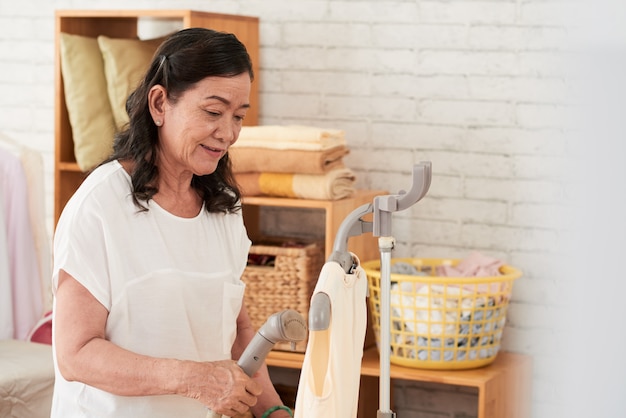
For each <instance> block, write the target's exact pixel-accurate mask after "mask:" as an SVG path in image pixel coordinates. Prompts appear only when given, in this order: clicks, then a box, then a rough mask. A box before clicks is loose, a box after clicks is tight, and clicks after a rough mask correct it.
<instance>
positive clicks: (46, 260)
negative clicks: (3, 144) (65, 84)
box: [19, 147, 52, 312]
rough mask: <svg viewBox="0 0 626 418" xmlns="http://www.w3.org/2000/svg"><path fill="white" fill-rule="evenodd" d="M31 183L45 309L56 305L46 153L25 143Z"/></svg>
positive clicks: (25, 163)
mask: <svg viewBox="0 0 626 418" xmlns="http://www.w3.org/2000/svg"><path fill="white" fill-rule="evenodd" d="M19 157H20V161H21V162H22V167H24V174H25V175H26V183H27V185H28V213H29V217H30V225H31V229H32V231H33V240H34V243H35V250H36V257H37V263H38V266H39V277H40V278H41V291H42V295H41V298H42V301H43V307H44V311H46V312H47V311H50V310H51V309H52V280H51V278H52V251H51V249H50V247H51V243H52V240H51V239H50V234H49V232H48V229H47V228H46V207H45V192H44V171H43V167H44V165H43V157H42V156H41V153H39V152H37V151H35V150H32V149H29V148H25V147H21V148H20V152H19Z"/></svg>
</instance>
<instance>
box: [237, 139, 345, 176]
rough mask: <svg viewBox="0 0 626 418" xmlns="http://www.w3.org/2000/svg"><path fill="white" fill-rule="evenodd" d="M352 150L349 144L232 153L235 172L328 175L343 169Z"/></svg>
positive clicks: (252, 148) (262, 149)
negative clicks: (315, 149)
mask: <svg viewBox="0 0 626 418" xmlns="http://www.w3.org/2000/svg"><path fill="white" fill-rule="evenodd" d="M349 152H350V151H349V150H348V148H347V147H346V146H338V147H334V148H330V149H327V150H323V151H303V150H275V149H269V148H256V147H250V148H244V147H239V148H235V147H233V148H231V149H230V150H229V151H228V154H229V155H230V158H231V161H232V162H233V171H234V172H235V173H245V172H256V173H289V174H324V173H327V172H328V171H330V170H333V169H336V168H342V167H343V157H344V156H346V155H347V154H348V153H349Z"/></svg>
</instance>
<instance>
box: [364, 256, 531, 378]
mask: <svg viewBox="0 0 626 418" xmlns="http://www.w3.org/2000/svg"><path fill="white" fill-rule="evenodd" d="M459 261H460V260H450V259H415V258H400V259H393V260H392V261H391V263H392V265H393V264H395V263H397V262H403V263H409V264H412V265H413V266H415V267H416V268H417V270H418V271H420V272H422V274H424V275H423V276H418V275H404V274H393V273H392V274H391V295H390V302H391V335H390V337H391V338H390V345H391V347H390V349H391V352H390V362H391V363H394V364H398V365H400V366H406V367H414V368H420V369H437V370H460V369H471V368H476V367H482V366H486V365H488V364H490V363H492V362H493V361H494V360H495V358H496V355H497V353H498V350H499V348H500V338H501V336H502V330H503V328H504V325H505V321H506V311H507V307H508V305H509V301H510V298H511V292H512V290H513V282H514V280H515V279H517V278H518V277H520V276H521V275H522V273H521V272H520V271H519V270H517V269H515V268H513V267H510V266H506V265H505V266H502V267H501V268H500V273H501V275H499V276H493V277H438V276H436V269H437V266H440V265H444V264H447V265H452V266H454V265H456V264H458V262H459ZM362 267H363V269H364V270H365V272H366V273H367V276H368V281H369V289H370V297H369V304H370V312H371V315H372V327H373V329H374V334H375V336H376V342H377V344H378V347H379V349H380V339H379V336H380V303H381V301H380V261H379V260H374V261H368V262H365V263H363V264H362Z"/></svg>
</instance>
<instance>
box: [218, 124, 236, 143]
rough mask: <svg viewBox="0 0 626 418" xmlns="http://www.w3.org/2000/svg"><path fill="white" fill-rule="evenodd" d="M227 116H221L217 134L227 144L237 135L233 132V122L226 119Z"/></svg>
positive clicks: (233, 140)
mask: <svg viewBox="0 0 626 418" xmlns="http://www.w3.org/2000/svg"><path fill="white" fill-rule="evenodd" d="M227 119H228V118H223V119H222V120H221V121H220V123H219V127H218V131H217V136H218V139H220V140H221V141H222V142H227V143H228V144H229V145H230V144H232V143H233V142H235V139H237V135H236V133H235V128H236V126H235V122H232V121H228V120H227Z"/></svg>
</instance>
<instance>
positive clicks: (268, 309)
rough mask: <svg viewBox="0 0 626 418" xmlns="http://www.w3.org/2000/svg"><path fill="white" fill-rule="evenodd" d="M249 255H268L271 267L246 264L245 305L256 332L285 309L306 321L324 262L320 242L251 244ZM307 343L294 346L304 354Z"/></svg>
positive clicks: (281, 346)
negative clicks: (291, 310)
mask: <svg viewBox="0 0 626 418" xmlns="http://www.w3.org/2000/svg"><path fill="white" fill-rule="evenodd" d="M250 254H251V256H252V257H254V256H268V257H269V258H272V259H273V263H272V265H251V264H250V263H248V266H247V267H246V269H245V271H244V273H243V277H242V280H243V281H244V282H245V283H246V292H245V297H244V303H245V304H246V308H247V309H248V314H249V315H250V319H251V320H252V325H253V326H254V327H255V329H257V330H258V329H259V328H260V327H261V326H262V325H263V324H264V323H265V321H267V318H269V317H270V315H272V314H274V313H276V312H280V311H282V310H284V309H293V310H295V311H297V312H299V313H300V314H301V315H302V316H303V317H304V319H305V320H307V322H308V313H309V304H310V301H311V296H312V295H313V290H314V289H315V284H316V283H317V279H318V277H319V273H320V270H321V269H322V265H323V263H324V253H323V246H322V245H321V244H319V243H307V244H298V245H296V246H294V244H293V243H289V242H287V241H274V242H271V243H266V242H264V243H263V244H259V245H252V247H251V248H250ZM274 349H275V350H285V351H291V344H289V343H278V344H276V345H275V346H274ZM305 349H306V340H305V341H303V342H300V343H297V344H296V350H295V351H297V352H304V351H305Z"/></svg>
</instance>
